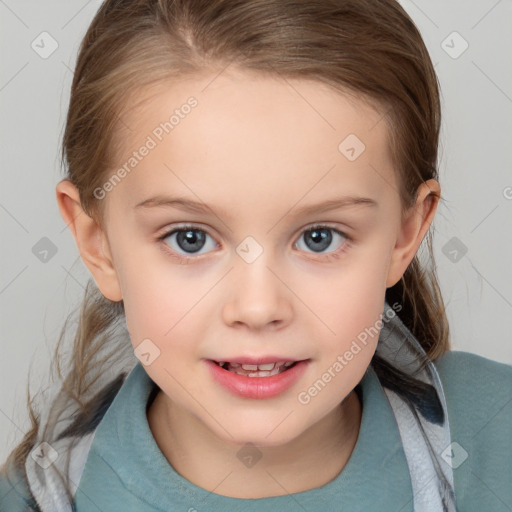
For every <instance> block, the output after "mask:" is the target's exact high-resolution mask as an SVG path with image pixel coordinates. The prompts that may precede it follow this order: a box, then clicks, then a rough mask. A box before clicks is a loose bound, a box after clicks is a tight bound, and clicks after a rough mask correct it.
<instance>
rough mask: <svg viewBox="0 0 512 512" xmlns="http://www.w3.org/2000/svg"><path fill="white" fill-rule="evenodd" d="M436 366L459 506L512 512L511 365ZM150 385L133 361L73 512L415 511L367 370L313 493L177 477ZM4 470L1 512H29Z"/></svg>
mask: <svg viewBox="0 0 512 512" xmlns="http://www.w3.org/2000/svg"><path fill="white" fill-rule="evenodd" d="M435 365H436V367H437V369H438V372H439V375H440V377H441V381H442V383H443V387H444V391H445V396H446V402H447V408H448V416H449V421H450V430H451V436H452V443H457V444H458V446H457V445H455V447H454V448H453V452H452V454H453V457H454V458H453V466H454V470H453V473H454V484H455V494H456V500H457V510H458V511H459V512H471V511H475V512H510V511H511V510H512V366H509V365H505V364H502V363H498V362H496V361H492V360H489V359H486V358H483V357H481V356H477V355H474V354H470V353H467V352H460V351H452V352H448V353H446V354H444V355H443V356H442V357H441V358H439V359H438V360H437V361H435ZM154 386H155V385H154V383H153V382H152V381H151V379H150V378H149V376H148V375H147V374H146V372H145V370H144V368H143V366H142V365H141V364H140V363H137V365H136V367H135V368H134V370H133V371H132V373H131V374H130V375H129V376H128V378H127V379H126V382H125V383H124V384H123V386H122V388H121V390H120V391H119V393H118V394H117V396H116V397H115V399H114V401H113V402H112V404H111V406H110V407H109V409H108V411H107V412H106V414H105V416H104V417H103V419H102V421H101V423H100V424H99V426H98V429H97V431H96V435H95V438H94V442H93V444H92V446H91V450H90V452H89V457H88V459H87V463H86V465H85V468H84V472H83V474H82V478H81V480H80V484H79V487H78V490H77V493H76V496H75V505H76V510H77V512H86V511H87V512H96V511H98V512H99V511H101V512H118V511H123V512H129V511H134V512H135V511H136V512H156V511H167V512H170V511H183V512H195V511H197V512H201V511H208V512H216V511H218V512H221V511H222V512H231V511H232V512H235V511H236V512H241V511H244V512H250V511H259V512H262V511H266V510H268V511H275V510H279V511H280V512H281V511H283V512H284V511H297V510H303V511H320V510H321V511H322V512H325V511H327V512H328V511H350V512H357V511H366V512H367V511H378V512H386V511H390V512H391V511H392V512H397V511H400V512H412V511H413V496H412V487H411V479H410V476H409V470H408V466H407V461H406V458H405V453H404V451H403V448H402V443H401V439H400V434H399V431H398V428H397V425H396V421H395V417H394V415H393V411H392V409H391V407H390V405H389V402H388V400H387V398H386V396H385V394H384V392H383V390H382V388H381V386H380V383H379V381H378V379H377V376H376V375H375V372H374V371H373V369H372V368H371V367H370V368H368V370H367V372H366V373H365V375H364V377H363V379H362V381H361V383H360V387H361V392H362V403H363V412H362V420H361V428H360V432H359V437H358V440H357V443H356V445H355V448H354V451H353V452H352V455H351V457H350V459H349V461H348V463H347V465H346V466H345V468H344V469H343V471H342V472H341V473H340V474H339V475H338V476H337V477H336V478H335V479H333V480H331V481H330V482H328V483H327V484H325V485H323V486H321V487H318V488H316V489H312V490H309V491H305V492H299V493H294V494H288V495H284V496H275V497H271V498H259V499H239V498H230V497H226V496H221V495H219V494H215V493H213V492H209V491H207V490H205V489H202V488H201V487H198V486H196V485H194V484H193V483H191V482H189V481H188V480H187V479H185V478H184V477H182V476H181V475H179V474H178V473H177V472H176V471H175V470H174V469H173V467H172V466H171V465H170V464H169V463H168V461H167V460H166V459H165V457H164V455H163V454H162V452H161V451H160V449H159V448H158V446H157V444H156V442H155V440H154V438H153V436H152V434H151V431H150V429H149V425H148V422H147V417H146V406H147V402H148V398H149V396H150V394H151V391H152V390H153V389H154ZM459 446H460V447H459ZM462 460H463V462H462V463H460V462H461V461H462ZM459 464H460V465H459ZM10 470H11V473H10V481H9V480H8V479H7V478H5V477H2V478H1V479H0V511H6V512H7V511H8V512H17V511H22V510H24V511H26V510H27V508H26V505H24V503H25V500H28V499H29V493H28V489H27V487H26V483H25V481H24V479H23V476H22V473H20V472H19V471H18V472H15V470H14V468H10ZM219 483H220V482H219Z"/></svg>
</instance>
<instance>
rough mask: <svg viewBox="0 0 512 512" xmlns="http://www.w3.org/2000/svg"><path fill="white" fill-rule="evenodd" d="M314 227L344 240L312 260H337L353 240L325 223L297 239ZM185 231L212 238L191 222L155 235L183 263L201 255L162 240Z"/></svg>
mask: <svg viewBox="0 0 512 512" xmlns="http://www.w3.org/2000/svg"><path fill="white" fill-rule="evenodd" d="M315 229H327V230H330V231H333V232H334V233H336V234H338V235H340V236H342V237H343V238H344V239H345V241H344V242H343V244H342V245H341V247H340V248H339V249H337V250H335V251H334V252H331V253H326V254H321V253H317V254H318V257H313V258H311V257H309V256H308V258H309V259H312V260H315V261H318V259H319V257H320V258H321V259H324V260H327V261H333V260H337V259H339V257H340V256H341V254H343V253H344V252H346V251H347V250H348V249H349V248H350V247H351V244H352V242H353V238H352V237H350V236H349V235H347V234H346V233H345V232H343V231H340V230H339V229H336V228H334V227H332V226H329V225H326V224H313V225H311V226H308V227H307V228H305V229H303V230H302V231H301V233H300V236H299V238H298V240H300V237H301V236H303V235H304V233H307V232H309V231H314V230H315ZM184 231H185V232H186V231H200V232H202V233H205V234H206V235H208V236H210V237H211V238H213V237H212V236H211V235H210V234H209V233H208V232H207V231H205V230H204V229H201V228H199V227H197V226H194V225H192V224H187V225H184V226H180V227H178V228H173V229H172V230H169V231H166V232H165V233H164V234H162V235H159V236H157V241H158V242H162V243H163V245H164V250H165V252H166V253H167V254H170V255H171V257H173V258H176V259H177V260H180V261H182V262H184V263H188V262H190V261H192V260H198V259H200V258H201V255H199V256H197V255H196V256H183V255H182V254H177V253H176V252H175V251H173V250H172V249H171V248H170V247H169V245H168V244H166V243H165V242H164V240H165V239H166V238H169V237H170V236H171V235H173V234H174V233H179V232H184ZM307 254H315V253H307Z"/></svg>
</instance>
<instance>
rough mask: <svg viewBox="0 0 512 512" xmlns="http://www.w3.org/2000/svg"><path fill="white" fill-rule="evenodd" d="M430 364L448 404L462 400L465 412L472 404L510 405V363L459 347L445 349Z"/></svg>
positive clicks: (475, 405) (488, 406) (511, 373)
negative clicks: (462, 349)
mask: <svg viewBox="0 0 512 512" xmlns="http://www.w3.org/2000/svg"><path fill="white" fill-rule="evenodd" d="M434 365H435V366H436V368H437V371H438V373H439V376H440V378H441V381H442V383H443V387H444V389H445V394H446V401H447V403H448V402H450V403H448V405H449V406H450V405H451V408H454V407H455V408H460V407H457V404H458V403H463V404H464V405H466V406H467V409H466V410H467V411H468V412H469V411H470V410H471V409H474V408H475V407H478V408H484V409H485V410H487V411H489V412H490V411H492V410H493V409H494V408H495V407H497V406H500V407H503V406H505V405H507V404H509V405H512V404H510V403H509V402H510V400H511V398H512V366H510V365H508V364H505V363H500V362H498V361H493V360H492V359H487V358H485V357H482V356H479V355H477V354H471V353H469V352H462V351H449V352H446V353H445V354H443V355H442V356H441V357H439V358H438V359H436V360H435V361H434Z"/></svg>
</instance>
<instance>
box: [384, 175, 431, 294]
mask: <svg viewBox="0 0 512 512" xmlns="http://www.w3.org/2000/svg"><path fill="white" fill-rule="evenodd" d="M440 195H441V187H440V186H439V183H438V182H437V181H436V180H427V181H425V182H423V183H422V184H421V185H420V186H419V187H418V193H417V198H416V203H415V204H414V205H413V206H412V207H411V208H410V209H409V210H408V212H407V213H406V216H405V218H404V220H403V222H402V226H401V228H400V232H399V235H398V238H397V241H396V245H395V247H394V249H393V253H392V255H391V262H390V266H389V271H388V277H387V280H386V288H389V287H391V286H394V285H395V284H396V283H397V282H398V281H399V280H400V279H401V277H402V276H403V275H404V273H405V271H406V269H407V267H408V266H409V263H411V261H412V259H413V258H414V255H415V254H416V252H417V251H418V248H419V246H420V244H421V241H422V240H423V238H424V237H425V235H426V234H427V231H428V228H429V227H430V224H431V223H432V220H433V219H434V215H435V213H436V209H437V205H438V203H439V197H440Z"/></svg>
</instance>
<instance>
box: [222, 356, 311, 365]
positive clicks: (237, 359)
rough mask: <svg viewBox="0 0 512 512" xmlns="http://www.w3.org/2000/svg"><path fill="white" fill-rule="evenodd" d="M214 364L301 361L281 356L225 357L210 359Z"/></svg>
mask: <svg viewBox="0 0 512 512" xmlns="http://www.w3.org/2000/svg"><path fill="white" fill-rule="evenodd" d="M212 361H215V362H216V363H220V362H227V363H240V364H268V363H286V362H287V361H292V362H295V361H302V359H296V358H294V357H283V356H257V357H250V356H238V357H226V358H218V359H212Z"/></svg>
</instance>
